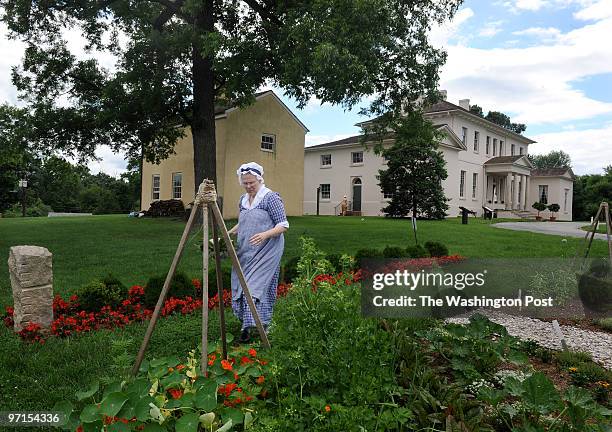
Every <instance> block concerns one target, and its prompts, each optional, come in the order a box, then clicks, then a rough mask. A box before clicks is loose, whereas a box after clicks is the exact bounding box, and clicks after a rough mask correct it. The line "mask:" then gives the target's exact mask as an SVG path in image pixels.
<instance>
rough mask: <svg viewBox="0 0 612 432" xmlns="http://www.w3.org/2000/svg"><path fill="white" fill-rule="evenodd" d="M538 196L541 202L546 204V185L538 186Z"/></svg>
mask: <svg viewBox="0 0 612 432" xmlns="http://www.w3.org/2000/svg"><path fill="white" fill-rule="evenodd" d="M538 197H540V202H541V203H544V204H548V185H539V186H538Z"/></svg>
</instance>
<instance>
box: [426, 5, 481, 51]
mask: <svg viewBox="0 0 612 432" xmlns="http://www.w3.org/2000/svg"><path fill="white" fill-rule="evenodd" d="M473 16H474V11H473V10H472V9H470V8H463V9H461V10H459V11H458V12H457V13H456V14H455V16H454V17H453V19H452V21H449V22H445V23H443V24H437V25H435V26H433V27H432V29H431V30H430V32H429V40H430V41H431V43H433V44H434V45H438V46H444V45H446V44H448V41H449V40H450V39H452V38H453V37H455V36H456V35H457V34H458V32H459V29H460V27H461V26H462V25H463V24H464V23H465V22H466V21H467V20H469V19H470V18H471V17H473Z"/></svg>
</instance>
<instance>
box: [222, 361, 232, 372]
mask: <svg viewBox="0 0 612 432" xmlns="http://www.w3.org/2000/svg"><path fill="white" fill-rule="evenodd" d="M221 367H222V368H223V369H225V370H228V371H231V370H232V364H231V363H230V362H228V361H227V360H221Z"/></svg>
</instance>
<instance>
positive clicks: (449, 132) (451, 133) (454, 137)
mask: <svg viewBox="0 0 612 432" xmlns="http://www.w3.org/2000/svg"><path fill="white" fill-rule="evenodd" d="M440 126H441V127H440V129H444V130H445V132H446V134H447V135H448V137H449V138H450V139H451V140H453V141H456V142H457V143H458V144H459V148H460V149H461V150H465V151H467V149H468V148H467V145H466V144H465V143H464V142H463V141H462V140H461V138H459V137H458V136H457V134H456V133H455V131H453V130H452V129H451V128H450V126H449V125H447V124H444V125H440ZM440 144H441V145H443V146H444V147H449V148H454V149H456V148H457V147H452V146H448V145H446V144H444V143H440Z"/></svg>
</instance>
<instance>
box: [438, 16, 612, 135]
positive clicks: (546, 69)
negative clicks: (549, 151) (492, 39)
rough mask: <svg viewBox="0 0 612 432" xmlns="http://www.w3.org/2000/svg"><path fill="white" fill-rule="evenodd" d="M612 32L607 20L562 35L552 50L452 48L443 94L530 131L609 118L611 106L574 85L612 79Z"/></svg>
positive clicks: (610, 21) (443, 75) (611, 23)
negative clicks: (591, 79) (505, 115)
mask: <svg viewBox="0 0 612 432" xmlns="http://www.w3.org/2000/svg"><path fill="white" fill-rule="evenodd" d="M611 28H612V18H609V19H605V20H601V21H598V22H596V23H593V24H589V25H586V26H584V27H582V28H578V29H576V30H573V31H570V32H568V33H561V34H559V37H558V38H557V41H556V42H555V43H553V44H550V45H543V44H541V45H539V46H533V47H527V48H495V49H476V48H469V47H465V46H461V45H449V46H447V47H446V49H447V51H448V61H447V63H446V65H445V66H444V67H443V68H442V72H441V88H445V89H447V90H448V94H449V100H457V99H462V98H471V99H472V101H473V102H474V103H477V104H478V105H480V106H482V107H483V108H484V109H494V110H497V111H503V112H506V113H509V114H512V118H513V121H518V122H522V123H526V124H527V125H528V126H529V125H533V124H542V123H554V122H564V121H572V120H577V119H585V118H590V117H593V116H596V115H603V114H610V113H612V103H608V102H602V101H599V100H595V99H593V98H590V97H588V96H586V95H585V94H584V92H582V91H580V90H578V89H576V88H573V87H572V84H573V82H574V81H577V80H580V79H584V78H585V77H589V76H592V75H597V74H607V73H612V45H611V44H610V43H609V42H608V39H609V35H610V29H611ZM527 132H529V129H528V130H527Z"/></svg>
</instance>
